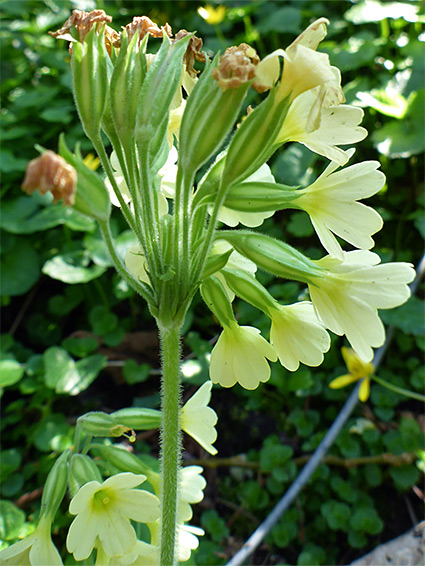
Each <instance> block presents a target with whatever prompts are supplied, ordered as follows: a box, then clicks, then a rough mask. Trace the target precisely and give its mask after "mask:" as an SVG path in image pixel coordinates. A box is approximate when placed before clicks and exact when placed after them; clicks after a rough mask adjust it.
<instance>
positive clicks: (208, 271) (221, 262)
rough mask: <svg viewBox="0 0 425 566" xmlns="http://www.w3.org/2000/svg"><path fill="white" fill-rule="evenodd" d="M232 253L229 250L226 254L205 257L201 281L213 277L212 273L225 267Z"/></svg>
mask: <svg viewBox="0 0 425 566" xmlns="http://www.w3.org/2000/svg"><path fill="white" fill-rule="evenodd" d="M232 252H233V250H232V249H229V250H228V251H227V252H225V253H223V254H210V255H209V256H208V257H207V261H206V263H205V267H204V271H203V272H202V275H201V279H202V280H203V279H206V278H207V277H209V276H210V275H214V273H216V272H217V271H220V269H222V268H223V267H224V266H225V265H226V263H227V261H228V259H229V257H230V255H231V254H232Z"/></svg>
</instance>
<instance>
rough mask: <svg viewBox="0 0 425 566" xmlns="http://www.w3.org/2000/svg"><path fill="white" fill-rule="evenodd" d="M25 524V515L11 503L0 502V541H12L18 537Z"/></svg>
mask: <svg viewBox="0 0 425 566" xmlns="http://www.w3.org/2000/svg"><path fill="white" fill-rule="evenodd" d="M24 523H25V513H24V512H23V511H22V510H21V509H18V507H16V505H14V504H13V503H12V502H10V501H5V500H4V499H2V500H0V539H3V540H12V539H14V538H17V537H18V536H19V532H20V530H21V528H22V527H23V525H24Z"/></svg>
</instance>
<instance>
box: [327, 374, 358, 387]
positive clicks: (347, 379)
mask: <svg viewBox="0 0 425 566" xmlns="http://www.w3.org/2000/svg"><path fill="white" fill-rule="evenodd" d="M358 380H359V378H358V377H357V376H356V375H351V373H346V374H345V375H340V376H339V377H336V378H335V379H333V380H332V381H331V382H330V383H329V387H330V388H331V389H340V388H341V387H345V386H346V385H350V383H354V382H356V381H358Z"/></svg>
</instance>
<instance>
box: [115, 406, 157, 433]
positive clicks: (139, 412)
mask: <svg viewBox="0 0 425 566" xmlns="http://www.w3.org/2000/svg"><path fill="white" fill-rule="evenodd" d="M110 416H111V417H112V419H113V420H114V422H116V423H120V424H123V425H125V426H128V427H130V428H132V429H134V430H153V429H156V428H159V427H160V426H161V411H157V410H155V409H147V408H144V407H140V408H139V407H134V408H128V409H120V410H119V411H115V412H114V413H111V415H110Z"/></svg>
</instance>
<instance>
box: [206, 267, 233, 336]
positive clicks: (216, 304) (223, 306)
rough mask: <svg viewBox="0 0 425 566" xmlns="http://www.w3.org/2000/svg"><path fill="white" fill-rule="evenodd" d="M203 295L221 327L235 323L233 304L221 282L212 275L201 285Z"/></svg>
mask: <svg viewBox="0 0 425 566" xmlns="http://www.w3.org/2000/svg"><path fill="white" fill-rule="evenodd" d="M201 295H202V298H203V299H204V301H205V303H206V305H207V307H208V308H209V309H210V311H212V312H213V313H214V314H215V316H216V317H217V319H218V321H219V322H220V324H221V326H227V325H231V324H232V323H234V322H235V315H234V314H233V309H232V304H231V302H230V300H229V297H228V294H227V293H226V290H225V288H224V287H223V284H222V283H221V281H220V280H219V279H218V278H217V277H214V275H212V276H211V277H208V278H207V279H204V281H203V282H202V285H201Z"/></svg>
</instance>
